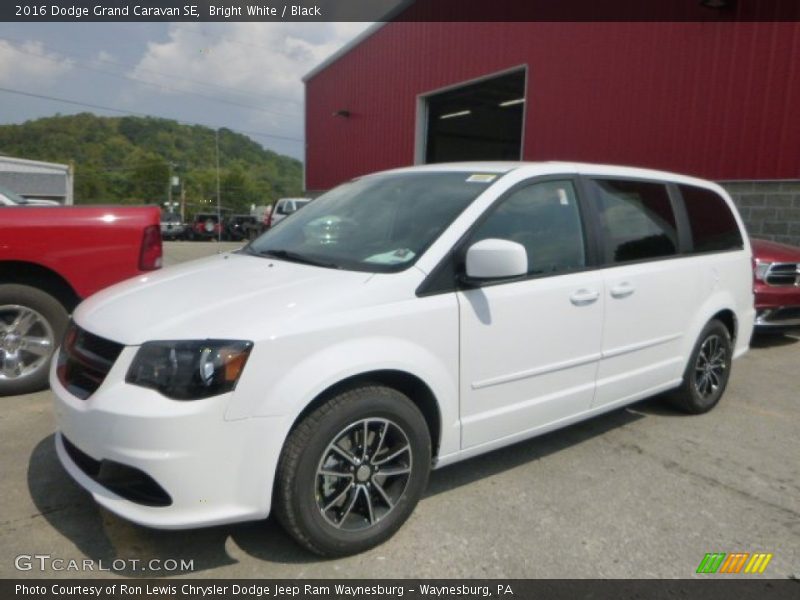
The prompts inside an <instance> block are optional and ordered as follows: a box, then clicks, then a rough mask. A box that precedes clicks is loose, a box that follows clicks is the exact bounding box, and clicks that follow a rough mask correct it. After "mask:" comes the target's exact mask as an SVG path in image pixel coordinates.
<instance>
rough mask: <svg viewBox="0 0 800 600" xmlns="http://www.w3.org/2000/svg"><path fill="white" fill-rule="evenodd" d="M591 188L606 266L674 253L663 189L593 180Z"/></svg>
mask: <svg viewBox="0 0 800 600" xmlns="http://www.w3.org/2000/svg"><path fill="white" fill-rule="evenodd" d="M591 185H592V186H593V187H594V191H595V197H596V199H597V209H598V212H599V215H600V225H601V227H602V230H603V244H604V250H603V254H604V259H605V262H606V263H607V264H608V263H611V264H615V263H625V262H631V261H637V260H647V259H652V258H660V257H665V256H672V255H675V254H677V253H678V230H677V226H676V221H675V213H674V212H673V210H672V204H671V202H670V199H669V194H668V192H667V187H666V185H664V184H661V183H652V182H648V181H627V180H617V179H595V180H592V182H591Z"/></svg>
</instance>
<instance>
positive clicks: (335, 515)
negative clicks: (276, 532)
mask: <svg viewBox="0 0 800 600" xmlns="http://www.w3.org/2000/svg"><path fill="white" fill-rule="evenodd" d="M430 464H431V439H430V434H429V432H428V427H427V424H426V422H425V419H424V417H423V416H422V414H421V413H420V411H419V409H418V408H417V407H416V406H415V405H414V404H413V403H412V402H411V401H410V400H409V399H408V398H407V397H406V396H405V395H404V394H402V393H400V392H398V391H396V390H394V389H390V388H386V387H381V386H363V387H358V388H355V389H352V390H349V391H347V392H343V393H341V394H339V395H338V396H335V397H334V398H332V399H331V400H330V401H328V402H327V403H326V404H324V405H322V406H321V407H319V408H318V409H316V410H315V411H313V412H312V413H311V414H309V415H308V416H307V417H306V418H305V419H304V420H303V421H302V422H301V423H300V424H299V425H298V426H297V427H296V428H295V429H294V431H293V432H292V433H291V434H290V436H289V438H288V439H287V441H286V444H285V446H284V449H283V452H282V454H281V459H280V463H279V466H278V474H277V480H276V494H275V512H276V515H277V517H278V520H279V521H280V522H281V524H282V525H283V526H284V528H285V529H286V530H287V531H288V532H289V533H290V534H291V535H292V536H293V537H294V538H295V539H296V540H297V541H298V542H299V543H300V544H302V545H303V546H305V547H306V548H308V549H309V550H311V551H313V552H315V553H317V554H320V555H323V556H344V555H348V554H355V553H358V552H363V551H364V550H367V549H369V548H372V547H373V546H376V545H378V544H380V543H382V542H384V541H385V540H387V539H389V538H390V537H391V536H392V535H393V534H394V533H395V532H396V531H397V530H398V529H399V528H400V526H401V525H402V524H403V523H404V522H405V521H406V519H408V517H409V515H410V514H411V512H412V511H413V510H414V507H415V506H416V504H417V502H418V501H419V498H420V497H421V495H422V493H423V491H424V490H425V487H426V485H427V482H428V474H429V472H430Z"/></svg>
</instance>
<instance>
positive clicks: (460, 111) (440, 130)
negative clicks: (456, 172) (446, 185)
mask: <svg viewBox="0 0 800 600" xmlns="http://www.w3.org/2000/svg"><path fill="white" fill-rule="evenodd" d="M427 102H428V128H427V139H426V144H425V162H426V163H436V162H447V161H458V160H519V159H520V158H521V150H522V115H523V110H524V107H525V71H524V70H520V71H515V72H513V73H509V74H507V75H501V76H499V77H493V78H491V79H485V80H483V81H480V82H478V83H473V84H469V85H465V86H463V87H459V88H457V89H451V90H448V91H446V92H441V93H439V94H435V95H432V96H429V97H428V98H427Z"/></svg>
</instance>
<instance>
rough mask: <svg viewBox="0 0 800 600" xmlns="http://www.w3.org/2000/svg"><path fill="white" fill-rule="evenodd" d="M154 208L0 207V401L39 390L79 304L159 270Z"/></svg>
mask: <svg viewBox="0 0 800 600" xmlns="http://www.w3.org/2000/svg"><path fill="white" fill-rule="evenodd" d="M159 213H160V211H159V209H158V207H156V206H137V207H134V206H126V207H122V206H46V207H41V208H39V207H30V208H29V207H22V206H3V207H2V208H0V396H4V395H8V394H22V393H27V392H32V391H36V390H39V389H42V388H44V387H46V386H47V375H48V370H49V365H50V362H51V359H52V356H53V352H54V350H55V347H56V346H57V345H58V344H59V343H60V342H61V337H62V336H63V335H64V330H65V329H66V328H67V323H68V321H69V313H71V312H72V310H73V309H74V308H75V307H76V306H77V305H78V302H80V301H81V300H82V299H83V298H86V297H87V296H89V295H90V294H93V293H95V292H96V291H98V290H100V289H102V288H104V287H106V286H109V285H111V284H112V283H117V282H118V281H122V280H123V279H128V278H129V277H134V276H136V275H141V274H145V273H147V272H150V271H152V270H153V269H158V268H159V267H161V253H162V250H161V232H160V227H159Z"/></svg>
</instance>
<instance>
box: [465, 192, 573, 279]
mask: <svg viewBox="0 0 800 600" xmlns="http://www.w3.org/2000/svg"><path fill="white" fill-rule="evenodd" d="M489 238H497V239H502V240H510V241H512V242H518V243H520V244H522V245H523V246H524V247H525V250H526V251H527V253H528V274H529V275H546V274H552V273H559V272H563V271H569V270H573V269H578V268H581V267H584V266H585V265H586V252H585V250H584V243H583V231H582V228H581V218H580V213H579V211H578V203H577V197H576V194H575V188H574V187H573V185H572V182H571V181H544V182H541V183H535V184H532V185H530V186H527V187H524V188H521V189H519V190H517V191H515V192H512V193H511V194H510V195H509V196H508V197H507V198H506V199H505V200H503V201H502V202H501V203H500V204H499V205H497V207H495V208H494V209H493V212H492V213H491V215H489V217H488V218H487V219H486V220H485V221H484V222H483V223H481V225H480V226H479V227H478V229H477V230H476V231H475V233H474V234H473V238H472V243H475V242H478V241H480V240H485V239H489Z"/></svg>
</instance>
